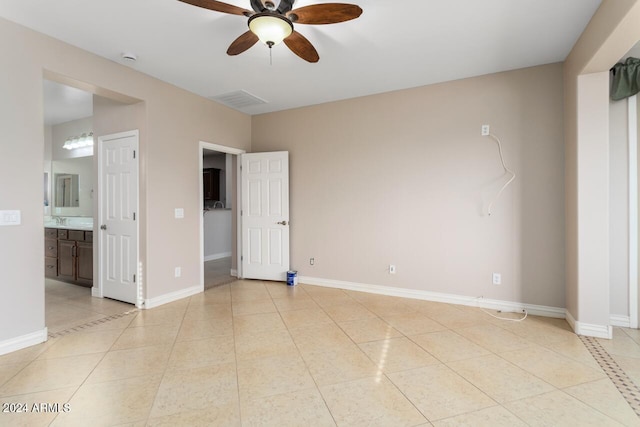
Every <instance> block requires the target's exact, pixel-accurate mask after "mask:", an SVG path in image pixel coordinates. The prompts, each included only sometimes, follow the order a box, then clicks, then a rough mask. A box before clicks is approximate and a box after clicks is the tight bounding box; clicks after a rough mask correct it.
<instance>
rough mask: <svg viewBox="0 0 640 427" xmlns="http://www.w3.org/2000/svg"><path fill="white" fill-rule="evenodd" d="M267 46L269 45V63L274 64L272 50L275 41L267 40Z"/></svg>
mask: <svg viewBox="0 0 640 427" xmlns="http://www.w3.org/2000/svg"><path fill="white" fill-rule="evenodd" d="M267 46H269V65H271V66H273V53H272V51H271V49H272V48H273V42H267Z"/></svg>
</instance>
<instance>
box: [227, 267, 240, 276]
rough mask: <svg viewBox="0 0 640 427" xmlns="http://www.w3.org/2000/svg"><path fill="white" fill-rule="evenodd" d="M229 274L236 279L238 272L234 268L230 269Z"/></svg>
mask: <svg viewBox="0 0 640 427" xmlns="http://www.w3.org/2000/svg"><path fill="white" fill-rule="evenodd" d="M229 274H230V275H231V276H233V277H238V270H236V269H235V268H232V269H231V271H230V272H229Z"/></svg>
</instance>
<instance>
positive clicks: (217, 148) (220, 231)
mask: <svg viewBox="0 0 640 427" xmlns="http://www.w3.org/2000/svg"><path fill="white" fill-rule="evenodd" d="M243 153H244V150H239V149H237V148H232V147H226V146H222V145H217V144H211V143H208V142H203V141H201V142H200V146H199V174H200V176H201V177H202V179H201V180H200V181H199V182H200V189H199V190H200V191H199V193H198V194H200V195H201V197H200V212H202V215H201V217H200V259H201V269H200V284H201V286H202V289H203V290H205V289H208V288H211V287H215V286H219V285H222V284H225V283H229V282H231V281H233V280H235V279H236V278H237V277H239V272H238V267H237V266H238V263H237V260H238V259H240V257H239V256H238V254H237V246H238V245H237V243H236V241H237V236H238V235H239V233H238V224H239V222H240V221H239V213H240V212H239V209H238V206H239V203H238V201H239V198H238V191H237V184H236V183H237V176H238V156H239V155H240V154H243Z"/></svg>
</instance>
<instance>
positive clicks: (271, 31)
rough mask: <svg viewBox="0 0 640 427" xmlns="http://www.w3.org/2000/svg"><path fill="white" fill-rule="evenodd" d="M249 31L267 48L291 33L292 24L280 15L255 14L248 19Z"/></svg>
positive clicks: (268, 13)
mask: <svg viewBox="0 0 640 427" xmlns="http://www.w3.org/2000/svg"><path fill="white" fill-rule="evenodd" d="M249 30H251V32H252V33H253V34H255V35H256V36H258V38H259V39H260V41H261V42H262V43H264V44H266V45H267V46H269V47H272V46H274V45H277V44H279V43H281V42H282V40H284V39H286V38H287V37H289V36H290V35H291V33H292V32H293V24H292V23H291V21H289V20H288V19H287V18H285V17H284V16H282V15H278V14H275V13H271V12H263V13H256V14H255V15H253V16H252V17H251V18H249Z"/></svg>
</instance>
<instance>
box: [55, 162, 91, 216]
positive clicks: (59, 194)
mask: <svg viewBox="0 0 640 427" xmlns="http://www.w3.org/2000/svg"><path fill="white" fill-rule="evenodd" d="M49 176H50V177H51V178H50V179H49V182H50V185H51V187H50V188H51V196H50V197H49V200H50V201H51V208H52V209H51V215H59V216H83V217H92V216H93V156H88V157H78V158H73V159H63V160H54V161H52V162H51V174H50V175H49Z"/></svg>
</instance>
